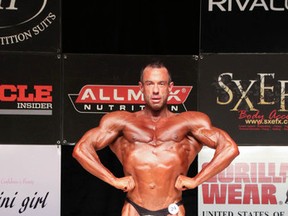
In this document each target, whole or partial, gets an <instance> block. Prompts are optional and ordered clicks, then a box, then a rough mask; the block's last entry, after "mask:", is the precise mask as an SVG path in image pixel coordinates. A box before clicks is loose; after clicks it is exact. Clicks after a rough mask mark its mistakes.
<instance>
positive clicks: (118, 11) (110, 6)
mask: <svg viewBox="0 0 288 216" xmlns="http://www.w3.org/2000/svg"><path fill="white" fill-rule="evenodd" d="M199 14H200V0H195V1H183V0H180V1H163V0H160V1H152V0H151V1H144V0H138V1H120V0H118V1H117V0H106V1H88V2H85V1H84V2H83V1H82V2H80V3H79V2H77V1H68V0H63V1H62V33H63V34H62V45H63V52H64V53H97V54H99V53H100V54H102V53H103V54H148V55H149V54H154V55H158V54H165V55H166V54H168V55H194V54H198V50H199V48H198V47H199V20H200V18H199Z"/></svg>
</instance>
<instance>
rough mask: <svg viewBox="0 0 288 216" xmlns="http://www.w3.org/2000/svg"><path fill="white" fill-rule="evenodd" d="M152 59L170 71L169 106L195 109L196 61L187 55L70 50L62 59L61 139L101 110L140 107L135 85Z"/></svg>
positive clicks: (77, 130) (95, 119)
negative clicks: (62, 121) (75, 51)
mask: <svg viewBox="0 0 288 216" xmlns="http://www.w3.org/2000/svg"><path fill="white" fill-rule="evenodd" d="M155 59H160V60H162V61H163V62H164V63H165V64H166V65H167V67H168V68H169V69H170V71H171V73H172V80H173V81H174V85H175V86H174V88H173V89H172V93H171V95H170V97H169V99H168V100H169V102H168V104H169V109H170V110H171V111H172V112H183V111H186V110H192V109H193V110H195V109H196V107H197V104H196V89H197V88H196V86H195V85H196V82H197V68H198V62H197V61H196V60H195V59H194V58H193V57H191V56H137V55H136V56H129V55H127V56H123V55H122V56H121V55H85V54H82V55H79V54H74V55H71V54H70V55H66V57H65V60H64V94H65V96H64V97H65V98H64V102H65V105H64V112H65V113H64V137H65V139H67V141H69V142H75V140H76V139H78V138H79V136H80V135H82V134H83V132H84V131H86V130H87V129H89V128H92V127H95V126H96V125H97V124H98V121H99V120H100V118H101V117H102V116H103V115H104V114H105V113H108V112H112V111H116V110H126V111H130V112H135V111H140V110H142V109H144V100H143V97H142V93H141V91H140V88H139V86H138V82H139V78H140V70H141V68H142V67H144V66H145V65H146V64H147V63H150V62H151V61H153V60H155ZM91 114H92V115H93V116H91ZM75 135H76V136H75Z"/></svg>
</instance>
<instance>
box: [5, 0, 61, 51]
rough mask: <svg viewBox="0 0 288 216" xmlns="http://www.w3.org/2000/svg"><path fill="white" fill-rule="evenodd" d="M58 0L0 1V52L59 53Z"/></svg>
mask: <svg viewBox="0 0 288 216" xmlns="http://www.w3.org/2000/svg"><path fill="white" fill-rule="evenodd" d="M60 3H61V1H58V0H29V2H27V1H20V0H3V1H0V48H1V50H2V51H41V52H59V51H60Z"/></svg>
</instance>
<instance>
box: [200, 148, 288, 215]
mask: <svg viewBox="0 0 288 216" xmlns="http://www.w3.org/2000/svg"><path fill="white" fill-rule="evenodd" d="M213 154H214V150H213V149H209V148H206V147H205V148H203V149H202V151H201V152H200V153H199V156H198V163H199V165H198V171H199V170H201V169H202V168H203V167H204V166H205V165H206V163H208V162H209V161H210V159H211V158H212V157H213ZM287 154H288V148H287V147H286V146H240V155H239V156H238V157H237V158H236V159H235V160H234V161H233V162H232V163H231V164H230V165H229V167H227V168H226V169H225V170H224V171H222V172H221V173H219V174H218V175H216V176H214V177H212V178H211V179H209V180H207V181H206V182H204V183H203V184H202V185H200V186H199V187H198V209H199V213H198V215H201V216H211V215H227V216H248V215H253V216H254V215H255V216H256V215H262V216H276V215H277V216H278V215H279V216H285V215H288V208H287V206H288V184H287V183H288V181H287V176H288V159H287ZM267 155H269V157H267Z"/></svg>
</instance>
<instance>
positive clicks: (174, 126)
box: [73, 63, 239, 216]
mask: <svg viewBox="0 0 288 216" xmlns="http://www.w3.org/2000/svg"><path fill="white" fill-rule="evenodd" d="M139 86H140V89H141V91H142V93H143V95H144V99H145V103H146V106H145V108H144V109H143V110H141V111H138V112H134V113H130V112H127V111H115V112H111V113H109V114H106V115H104V116H103V118H102V119H101V121H100V124H99V126H97V127H95V128H93V129H91V130H89V131H87V132H86V133H85V134H84V136H83V137H82V138H81V139H80V140H79V142H78V143H77V144H76V145H75V148H74V151H73V156H74V157H75V158H76V159H77V160H78V162H79V163H80V164H81V165H82V166H83V167H84V168H85V169H86V170H87V171H88V172H90V173H91V174H93V175H94V176H96V177H98V178H99V179H101V180H103V181H105V182H106V183H108V184H110V185H112V186H113V187H115V188H118V189H121V190H123V191H124V192H127V199H126V201H125V204H124V206H123V209H122V216H138V215H140V216H141V215H154V216H160V215H161V216H164V215H165V216H167V215H178V216H184V215H185V209H184V206H183V203H182V192H183V191H184V190H187V189H193V188H196V187H197V186H198V185H200V184H201V183H203V182H204V181H206V180H208V179H209V178H211V177H213V176H214V175H216V174H217V173H219V172H221V171H222V170H223V169H225V168H226V167H227V166H228V165H229V164H230V163H231V162H232V160H233V159H234V158H235V157H236V156H237V155H238V154H239V151H238V147H237V145H236V143H235V142H234V141H233V140H232V139H231V137H230V136H229V135H228V134H227V133H226V132H225V131H223V130H221V129H219V128H216V127H214V126H212V124H211V122H210V119H209V117H208V116H207V115H206V114H204V113H201V112H195V111H188V112H183V113H180V114H175V113H172V112H170V111H169V110H168V108H167V98H168V96H169V93H170V91H171V90H172V88H173V82H172V81H171V76H170V74H169V71H168V69H167V68H166V67H165V66H164V65H163V64H162V63H152V64H149V65H147V66H146V67H145V68H144V69H143V70H142V72H141V79H140V82H139ZM204 145H206V146H208V147H210V148H213V149H215V154H214V156H213V158H212V160H211V161H210V162H209V163H208V165H207V166H205V167H204V168H203V169H202V170H201V171H200V172H199V173H198V174H197V175H196V176H194V177H188V176H187V172H188V169H189V166H190V165H191V163H192V162H193V160H194V159H195V157H196V156H197V154H198V153H199V151H200V150H201V149H202V147H203V146H204ZM106 146H109V147H110V148H111V150H112V151H113V152H114V153H115V155H116V156H117V157H118V159H119V160H120V162H121V164H122V165H123V170H124V174H125V176H124V177H119V178H118V177H115V176H114V175H113V173H111V172H110V171H109V170H108V169H107V168H106V167H105V166H104V165H103V164H102V163H101V161H100V159H99V157H98V155H97V150H100V149H102V148H105V147H106Z"/></svg>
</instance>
